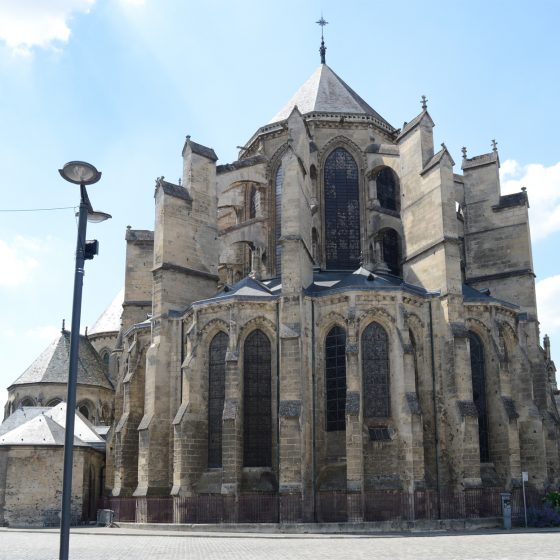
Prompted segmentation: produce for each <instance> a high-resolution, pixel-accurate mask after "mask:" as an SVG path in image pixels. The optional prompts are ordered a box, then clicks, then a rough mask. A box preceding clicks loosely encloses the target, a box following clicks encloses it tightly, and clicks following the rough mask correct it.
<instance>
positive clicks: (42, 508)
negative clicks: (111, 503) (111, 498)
mask: <svg viewBox="0 0 560 560" xmlns="http://www.w3.org/2000/svg"><path fill="white" fill-rule="evenodd" d="M102 464H103V454H102V453H100V452H99V451H95V450H93V449H88V448H79V447H75V448H74V463H73V472H74V476H73V477H72V513H71V515H72V518H73V519H75V520H77V521H79V520H94V519H95V516H96V507H97V499H98V497H99V496H100V495H101V492H100V488H99V483H100V470H101V467H102ZM62 467H63V448H62V447H41V446H26V445H21V446H5V447H0V488H2V491H1V492H0V523H2V524H4V525H6V526H10V527H26V526H32V527H42V526H44V524H45V523H47V524H52V523H56V520H57V517H56V514H57V512H59V511H60V503H61V493H62V470H63V468H62ZM47 472H48V473H49V474H48V476H45V473H47ZM90 481H91V482H90ZM90 484H92V486H91V487H90Z"/></svg>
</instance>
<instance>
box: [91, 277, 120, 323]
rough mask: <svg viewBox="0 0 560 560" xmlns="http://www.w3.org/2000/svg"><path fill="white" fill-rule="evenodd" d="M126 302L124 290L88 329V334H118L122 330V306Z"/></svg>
mask: <svg viewBox="0 0 560 560" xmlns="http://www.w3.org/2000/svg"><path fill="white" fill-rule="evenodd" d="M123 301H124V288H122V289H121V290H120V291H119V293H118V294H117V295H116V296H115V299H113V301H112V302H111V303H110V304H109V307H107V309H105V311H103V313H102V314H101V316H100V317H99V318H98V319H97V321H95V323H94V324H93V327H91V328H89V329H88V334H100V333H106V332H107V333H108V332H117V331H119V329H120V328H121V314H122V304H123Z"/></svg>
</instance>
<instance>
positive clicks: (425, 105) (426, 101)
mask: <svg viewBox="0 0 560 560" xmlns="http://www.w3.org/2000/svg"><path fill="white" fill-rule="evenodd" d="M427 108H428V98H427V97H426V96H425V95H423V96H422V109H424V111H425V110H426V109H427Z"/></svg>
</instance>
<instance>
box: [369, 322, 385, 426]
mask: <svg viewBox="0 0 560 560" xmlns="http://www.w3.org/2000/svg"><path fill="white" fill-rule="evenodd" d="M362 379H363V393H364V416H365V417H366V418H387V417H388V416H389V415H390V413H391V407H390V400H391V399H390V396H391V395H390V387H389V337H388V336H387V332H386V331H385V329H384V328H383V327H382V326H381V325H379V324H378V323H370V324H369V325H368V326H367V327H366V328H365V330H364V332H363V333H362Z"/></svg>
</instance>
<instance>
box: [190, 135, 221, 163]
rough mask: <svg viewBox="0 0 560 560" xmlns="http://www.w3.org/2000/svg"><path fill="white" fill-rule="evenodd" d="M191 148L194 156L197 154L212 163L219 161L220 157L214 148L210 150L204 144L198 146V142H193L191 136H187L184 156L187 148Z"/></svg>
mask: <svg viewBox="0 0 560 560" xmlns="http://www.w3.org/2000/svg"><path fill="white" fill-rule="evenodd" d="M187 146H190V148H191V150H192V152H193V154H197V155H199V156H202V157H205V158H207V159H209V160H211V161H218V156H217V155H216V152H215V151H214V150H213V149H212V148H208V147H207V146H203V145H202V144H198V143H197V142H193V141H192V140H191V137H190V136H187V139H186V141H185V146H184V147H183V153H182V155H183V156H184V155H185V148H186V147H187Z"/></svg>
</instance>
